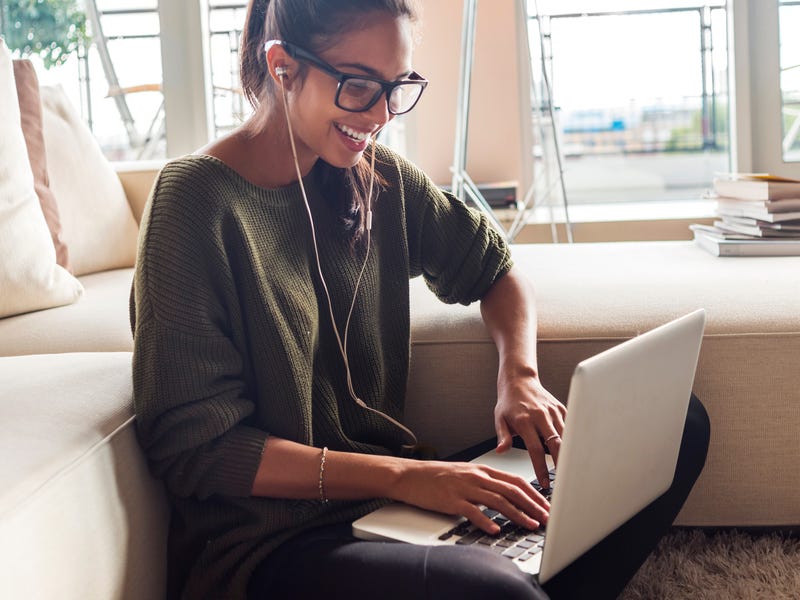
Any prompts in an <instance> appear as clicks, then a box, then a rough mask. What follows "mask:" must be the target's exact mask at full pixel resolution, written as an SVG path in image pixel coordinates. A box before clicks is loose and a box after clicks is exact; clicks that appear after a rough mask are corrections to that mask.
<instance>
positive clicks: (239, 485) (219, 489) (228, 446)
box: [207, 426, 269, 497]
mask: <svg viewBox="0 0 800 600" xmlns="http://www.w3.org/2000/svg"><path fill="white" fill-rule="evenodd" d="M268 437H269V436H268V434H267V433H265V432H264V431H261V430H260V429H255V428H253V427H245V426H238V427H235V428H233V429H231V430H230V431H229V432H228V433H227V434H226V435H225V439H224V441H223V442H222V445H221V446H220V447H219V448H218V453H216V456H215V457H214V458H215V462H216V463H217V465H216V468H215V469H212V470H211V471H210V472H209V473H208V480H207V485H208V489H209V491H210V492H211V493H219V494H221V495H225V496H239V497H247V496H251V495H252V491H253V482H254V481H255V478H256V472H257V471H258V466H259V464H261V456H262V455H263V454H264V444H265V443H266V441H267V438H268Z"/></svg>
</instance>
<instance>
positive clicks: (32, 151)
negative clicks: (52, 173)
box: [14, 59, 70, 270]
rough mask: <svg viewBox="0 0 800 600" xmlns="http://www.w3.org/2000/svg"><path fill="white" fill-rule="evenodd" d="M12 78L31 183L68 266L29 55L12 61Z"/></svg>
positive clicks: (59, 256)
mask: <svg viewBox="0 0 800 600" xmlns="http://www.w3.org/2000/svg"><path fill="white" fill-rule="evenodd" d="M14 81H15V83H16V84H17V96H18V97H19V112H20V116H21V122H22V133H23V135H24V136H25V144H26V146H27V148H28V160H29V161H30V163H31V170H32V171H33V183H34V189H35V190H36V195H37V196H38V197H39V204H40V205H41V207H42V212H43V213H44V219H45V221H46V222H47V227H48V229H50V237H51V238H52V240H53V246H55V249H56V262H57V263H58V264H59V265H61V266H62V267H64V268H65V269H67V270H69V268H70V266H69V249H68V248H67V244H66V243H65V242H64V239H63V236H62V231H61V230H62V227H61V217H60V215H59V212H58V204H56V198H55V196H54V195H53V192H52V190H51V189H50V179H49V177H48V175H47V156H46V154H45V150H44V136H43V134H42V101H41V99H40V97H39V78H38V77H37V76H36V71H35V70H34V68H33V63H32V62H31V61H30V60H28V59H18V60H15V61H14Z"/></svg>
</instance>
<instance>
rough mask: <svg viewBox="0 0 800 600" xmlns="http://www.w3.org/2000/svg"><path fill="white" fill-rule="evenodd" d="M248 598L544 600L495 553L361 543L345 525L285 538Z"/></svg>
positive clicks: (525, 577) (256, 576) (261, 569)
mask: <svg viewBox="0 0 800 600" xmlns="http://www.w3.org/2000/svg"><path fill="white" fill-rule="evenodd" d="M249 597H250V598H251V599H256V598H318V597H319V598H322V597H324V598H326V599H329V598H330V599H336V598H348V599H352V598H369V597H380V598H381V599H382V600H392V599H394V598H397V599H401V598H402V599H408V598H414V599H417V598H420V599H424V598H449V597H452V598H459V599H464V600H470V599H473V598H474V599H475V600H478V599H484V598H488V597H495V598H504V599H506V598H507V599H509V600H512V599H520V600H522V599H546V598H547V595H546V594H545V593H544V592H542V590H541V588H539V586H538V585H537V584H536V583H535V582H534V580H533V579H532V578H531V576H530V575H526V574H524V573H522V571H520V570H519V569H517V568H516V567H515V566H514V565H513V563H512V562H511V561H510V560H508V559H506V558H503V557H501V556H499V555H497V554H495V553H494V552H491V551H489V550H486V549H483V548H474V547H467V546H418V545H414V544H403V543H398V542H371V541H369V542H368V541H363V540H358V539H356V538H354V537H352V535H351V534H350V526H349V524H343V525H333V526H329V527H322V528H319V529H317V530H314V531H311V532H308V533H306V534H303V535H301V536H298V537H297V538H295V539H293V540H290V541H289V542H287V543H286V544H284V545H283V546H281V548H279V549H278V550H277V551H276V552H275V553H273V554H272V555H271V556H270V558H269V559H268V560H267V561H265V562H264V563H263V564H262V565H261V566H260V567H259V568H258V569H257V571H256V572H255V574H254V575H253V577H252V579H251V582H250V591H249Z"/></svg>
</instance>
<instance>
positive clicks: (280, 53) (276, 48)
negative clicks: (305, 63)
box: [266, 43, 297, 86]
mask: <svg viewBox="0 0 800 600" xmlns="http://www.w3.org/2000/svg"><path fill="white" fill-rule="evenodd" d="M266 52H267V67H268V68H269V74H270V77H272V79H273V80H274V81H275V82H276V83H278V84H279V85H284V86H286V85H288V83H289V81H290V80H291V79H292V76H293V74H294V73H296V72H297V71H296V69H295V68H294V67H295V66H296V64H297V63H296V62H295V61H294V59H293V58H292V57H291V56H289V54H288V53H287V52H286V49H285V48H283V47H282V46H281V45H280V44H278V43H272V44H268V45H267V48H266Z"/></svg>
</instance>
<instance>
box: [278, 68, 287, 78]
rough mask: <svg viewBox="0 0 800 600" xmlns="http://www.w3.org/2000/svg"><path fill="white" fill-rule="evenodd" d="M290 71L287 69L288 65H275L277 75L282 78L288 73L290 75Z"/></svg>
mask: <svg viewBox="0 0 800 600" xmlns="http://www.w3.org/2000/svg"><path fill="white" fill-rule="evenodd" d="M288 73H289V69H287V68H286V67H275V75H276V76H277V77H280V78H281V79H283V78H284V77H286V75H288Z"/></svg>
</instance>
